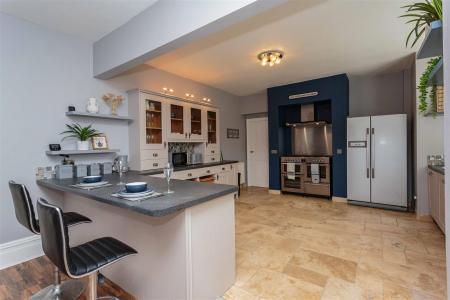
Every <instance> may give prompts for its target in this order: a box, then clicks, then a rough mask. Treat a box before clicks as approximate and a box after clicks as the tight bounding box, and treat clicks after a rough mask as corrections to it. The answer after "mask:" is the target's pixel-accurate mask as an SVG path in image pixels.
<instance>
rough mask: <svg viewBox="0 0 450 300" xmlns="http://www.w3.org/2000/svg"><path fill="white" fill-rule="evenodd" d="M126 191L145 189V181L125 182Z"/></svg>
mask: <svg viewBox="0 0 450 300" xmlns="http://www.w3.org/2000/svg"><path fill="white" fill-rule="evenodd" d="M125 189H126V190H127V192H128V193H141V192H144V191H146V190H147V182H130V183H127V184H125Z"/></svg>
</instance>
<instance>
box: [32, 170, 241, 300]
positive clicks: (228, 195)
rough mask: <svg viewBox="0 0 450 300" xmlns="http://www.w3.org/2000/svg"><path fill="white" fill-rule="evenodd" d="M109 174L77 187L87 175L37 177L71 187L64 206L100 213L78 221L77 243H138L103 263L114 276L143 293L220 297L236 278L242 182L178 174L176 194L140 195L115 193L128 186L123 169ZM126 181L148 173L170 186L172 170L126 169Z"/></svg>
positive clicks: (54, 186) (158, 185)
mask: <svg viewBox="0 0 450 300" xmlns="http://www.w3.org/2000/svg"><path fill="white" fill-rule="evenodd" d="M104 179H105V180H107V181H109V182H110V183H112V184H113V186H109V187H104V188H99V189H93V190H89V191H88V190H82V189H78V188H74V187H71V185H72V184H75V183H77V182H79V181H80V179H62V180H58V179H51V180H38V181H37V184H38V185H39V186H40V187H45V188H48V189H51V190H55V191H60V192H64V194H63V199H62V200H63V201H62V209H63V210H64V211H75V212H78V213H80V214H83V215H85V216H87V217H88V218H90V219H91V220H92V221H93V222H92V223H89V224H83V225H79V226H74V227H72V228H71V229H70V234H69V236H70V245H71V246H74V245H79V244H81V243H84V242H86V241H89V240H92V239H96V238H99V237H104V236H110V237H114V238H116V239H118V240H120V241H122V242H124V243H126V244H128V245H130V246H131V247H133V248H134V249H136V250H137V252H138V254H137V255H135V256H133V257H130V258H127V259H124V260H122V261H118V262H116V263H114V264H112V265H110V266H108V267H106V268H104V269H102V273H103V274H104V275H105V276H106V277H108V278H109V279H111V280H112V281H114V282H115V283H117V284H118V285H119V286H121V287H122V288H123V289H124V290H126V291H127V292H128V293H130V294H131V295H133V296H134V297H135V298H136V299H149V300H151V299H188V300H195V299H205V300H209V299H211V300H215V299H217V297H218V296H221V295H223V294H224V293H225V292H226V290H228V289H229V287H230V286H232V285H233V283H234V281H235V232H234V231H235V219H234V214H235V208H234V201H235V200H234V195H235V192H236V191H237V188H236V186H232V185H222V184H210V183H200V182H192V181H188V180H172V181H171V183H170V188H171V190H173V191H174V193H173V194H168V195H167V194H165V195H163V196H161V197H157V198H150V199H147V200H142V201H140V202H132V201H127V200H122V199H119V198H115V197H112V196H111V194H112V193H115V192H117V191H119V190H121V189H124V187H123V186H117V185H116V184H117V182H119V175H118V174H112V175H106V176H104ZM122 181H124V182H132V181H145V182H147V183H148V184H149V185H150V186H152V187H153V188H154V189H155V190H156V191H157V192H164V191H166V190H167V183H166V180H165V179H164V178H157V177H152V176H146V175H142V174H140V173H139V172H135V171H130V172H127V173H125V174H124V175H123V178H122ZM50 195H51V194H50ZM48 200H50V201H52V198H49V199H48ZM52 202H53V201H52ZM59 205H61V204H59Z"/></svg>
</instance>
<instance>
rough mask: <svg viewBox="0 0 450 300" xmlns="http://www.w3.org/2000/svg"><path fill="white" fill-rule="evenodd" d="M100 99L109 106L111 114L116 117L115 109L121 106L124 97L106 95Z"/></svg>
mask: <svg viewBox="0 0 450 300" xmlns="http://www.w3.org/2000/svg"><path fill="white" fill-rule="evenodd" d="M102 99H103V101H105V102H106V103H107V104H109V105H110V106H111V114H112V115H114V116H117V108H118V107H119V105H120V104H122V101H123V99H124V97H123V96H120V95H119V96H116V95H114V94H111V93H107V94H104V95H103V96H102Z"/></svg>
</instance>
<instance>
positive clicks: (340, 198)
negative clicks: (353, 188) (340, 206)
mask: <svg viewBox="0 0 450 300" xmlns="http://www.w3.org/2000/svg"><path fill="white" fill-rule="evenodd" d="M331 200H332V201H333V202H337V203H347V198H343V197H335V196H333V197H332V198H331Z"/></svg>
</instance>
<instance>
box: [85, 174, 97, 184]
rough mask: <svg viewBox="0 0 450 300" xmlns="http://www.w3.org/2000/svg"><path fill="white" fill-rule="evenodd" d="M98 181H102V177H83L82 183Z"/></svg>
mask: <svg viewBox="0 0 450 300" xmlns="http://www.w3.org/2000/svg"><path fill="white" fill-rule="evenodd" d="M100 181H102V176H99V175H95V176H86V177H83V182H84V183H96V182H100Z"/></svg>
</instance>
